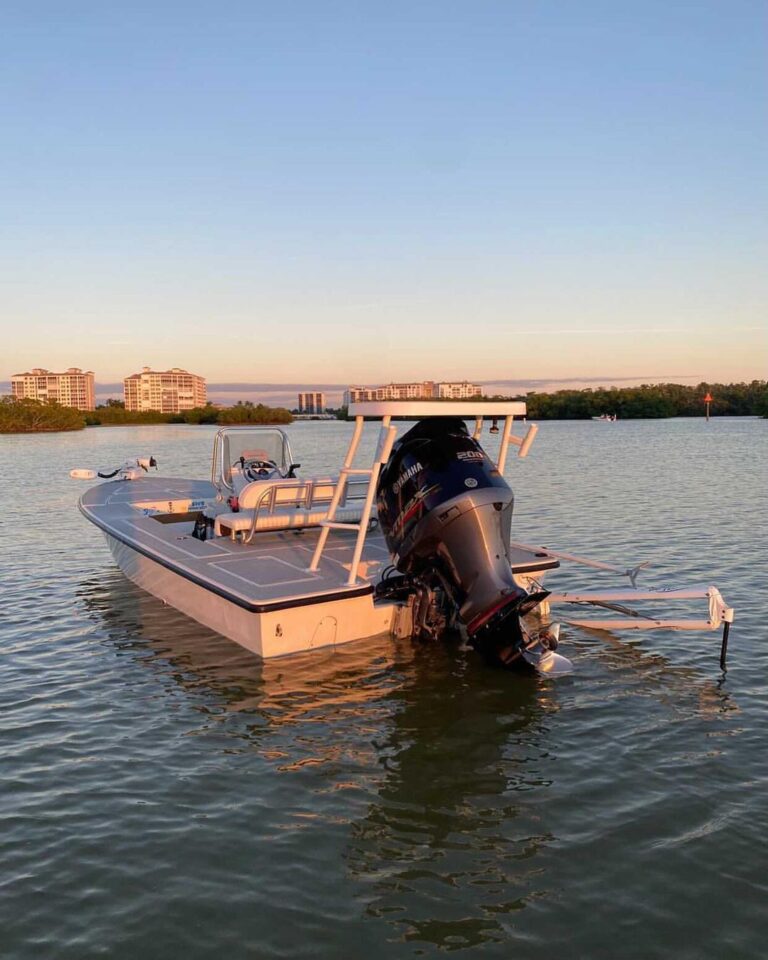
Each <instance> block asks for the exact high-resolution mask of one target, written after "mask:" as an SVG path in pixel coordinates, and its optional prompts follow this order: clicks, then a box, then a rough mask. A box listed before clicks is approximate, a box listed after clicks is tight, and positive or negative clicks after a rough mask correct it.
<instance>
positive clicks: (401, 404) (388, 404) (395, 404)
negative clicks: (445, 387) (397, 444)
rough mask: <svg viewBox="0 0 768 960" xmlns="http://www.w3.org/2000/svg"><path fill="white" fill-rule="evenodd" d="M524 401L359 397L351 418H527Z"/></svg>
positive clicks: (351, 408)
mask: <svg viewBox="0 0 768 960" xmlns="http://www.w3.org/2000/svg"><path fill="white" fill-rule="evenodd" d="M525 414H526V405H525V400H483V399H481V398H475V399H474V400H360V401H359V402H357V403H350V405H349V415H350V416H351V417H412V418H413V419H418V418H419V417H464V418H466V419H473V418H475V417H480V416H483V417H499V418H501V417H524V416H525Z"/></svg>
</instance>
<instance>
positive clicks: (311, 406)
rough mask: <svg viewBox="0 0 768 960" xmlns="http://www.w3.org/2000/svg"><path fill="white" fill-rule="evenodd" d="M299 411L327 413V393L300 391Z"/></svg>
mask: <svg viewBox="0 0 768 960" xmlns="http://www.w3.org/2000/svg"><path fill="white" fill-rule="evenodd" d="M299 413H325V394H324V393H319V392H318V391H314V392H311V393H300V394H299Z"/></svg>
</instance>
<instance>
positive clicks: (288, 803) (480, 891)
mask: <svg viewBox="0 0 768 960" xmlns="http://www.w3.org/2000/svg"><path fill="white" fill-rule="evenodd" d="M80 597H81V600H82V602H83V604H84V606H85V607H86V610H87V612H88V614H89V615H90V616H91V618H92V619H93V620H94V621H95V622H96V624H97V626H98V628H99V629H100V630H104V631H105V632H106V636H107V639H108V642H109V643H110V644H112V645H114V648H115V649H116V650H118V651H119V652H120V653H121V654H122V653H132V654H133V656H132V657H130V662H129V663H128V664H126V668H128V669H127V671H126V672H127V674H135V673H136V665H137V664H139V665H140V669H139V670H138V672H139V674H140V675H141V676H140V678H139V680H137V679H136V678H135V676H133V677H131V679H127V680H126V683H127V685H128V684H131V683H139V682H140V683H143V685H144V686H145V687H146V686H147V670H150V671H157V673H158V675H159V676H160V677H161V678H162V680H163V684H162V686H163V690H164V699H166V700H167V701H168V702H167V703H165V702H163V703H161V705H160V708H161V709H163V710H167V711H169V712H170V711H171V709H172V708H178V709H176V711H175V715H176V719H175V723H176V725H177V727H178V731H177V732H178V734H180V735H181V736H184V737H186V736H188V735H190V734H192V735H196V736H198V737H199V739H198V740H197V741H196V742H195V748H194V750H193V751H192V754H191V755H192V756H193V757H195V758H197V757H199V761H198V759H195V760H194V762H195V763H198V762H199V765H200V768H201V769H202V770H205V769H207V768H208V767H209V766H210V765H211V761H212V759H214V760H215V761H216V762H215V764H214V766H215V768H216V774H215V776H216V778H218V780H219V781H220V784H219V789H218V790H217V791H216V792H215V794H213V795H212V797H213V799H212V800H211V804H213V802H214V800H215V802H217V803H220V802H221V796H222V794H227V793H228V792H229V793H230V794H231V803H232V804H234V805H235V806H237V807H239V808H241V809H242V808H245V812H246V820H247V821H248V830H247V833H243V834H242V835H241V838H240V839H241V841H242V845H243V850H244V851H245V852H244V854H243V858H244V860H245V861H246V863H245V868H246V870H247V861H248V857H249V856H251V857H252V856H253V855H254V851H259V850H260V849H262V850H263V849H264V848H265V847H267V848H268V849H269V850H270V853H269V856H270V858H271V859H270V862H271V863H272V864H273V865H274V867H275V869H281V868H282V869H284V870H286V871H287V872H288V873H289V875H290V876H291V877H292V878H294V881H293V882H295V884H296V896H297V898H298V899H301V898H303V900H302V903H303V904H304V906H303V907H302V909H303V910H304V911H305V914H300V915H299V916H300V917H303V919H301V920H297V923H301V922H304V923H305V924H306V925H309V926H311V925H312V924H314V923H320V918H321V915H323V914H324V912H327V911H328V909H329V908H330V909H334V908H338V905H339V902H342V901H343V903H344V909H345V915H346V917H347V922H350V923H352V922H354V923H358V924H359V923H361V922H365V923H367V924H369V925H370V924H373V925H374V926H375V925H376V924H382V925H383V926H382V929H381V930H380V931H379V934H378V936H379V937H380V938H383V939H385V940H387V941H390V942H391V940H395V941H403V940H405V941H412V942H413V947H414V949H418V944H419V943H423V944H425V945H426V944H431V945H434V946H436V947H439V948H443V949H455V948H461V947H470V948H471V947H480V946H481V945H488V946H491V945H493V944H497V945H498V944H503V943H507V944H508V943H509V941H510V940H518V939H519V938H520V937H525V936H526V932H527V930H528V929H529V928H530V927H531V923H533V924H534V925H535V923H536V917H535V914H536V913H537V911H532V912H531V911H526V910H524V908H526V907H528V906H530V905H532V904H534V903H539V904H541V903H542V902H544V901H546V900H550V899H552V902H553V904H554V903H555V901H556V902H557V903H558V904H559V906H558V907H557V912H558V915H560V914H562V923H563V930H557V929H556V925H555V926H553V927H551V928H549V929H550V932H551V935H552V938H553V940H552V942H553V945H554V944H555V943H556V942H557V939H558V936H559V935H562V937H563V938H567V932H568V931H567V925H568V923H572V922H576V919H577V918H576V917H574V916H572V915H570V916H569V913H568V908H567V904H565V903H563V902H562V896H561V895H562V889H563V885H564V883H565V882H566V880H565V878H564V872H565V871H566V870H571V869H575V866H574V867H565V866H564V863H563V857H562V846H563V844H564V843H566V844H567V838H566V839H564V838H563V837H562V836H558V834H559V832H560V831H561V829H562V828H563V826H564V825H568V824H569V823H570V824H571V826H572V824H573V821H572V817H573V816H574V815H577V814H578V815H579V816H582V815H586V816H589V814H588V812H587V813H586V814H585V813H584V808H585V806H588V804H586V803H585V799H584V796H583V794H582V795H581V797H580V799H579V793H578V791H579V790H580V789H587V788H586V786H582V784H583V783H584V777H585V776H587V779H590V778H591V782H593V783H594V782H595V778H597V781H599V783H600V784H603V783H604V788H605V789H608V788H609V783H610V777H611V776H612V774H613V773H614V769H613V768H612V766H611V763H610V750H611V749H612V747H611V737H612V736H613V735H614V734H615V730H614V729H613V728H615V718H616V716H617V715H620V711H621V703H622V698H625V697H626V696H627V693H628V691H630V690H631V691H632V692H633V693H636V694H637V695H639V696H641V697H648V698H650V699H651V700H652V701H653V707H654V708H655V710H656V711H658V712H661V713H662V714H664V715H665V716H666V714H667V713H674V720H675V721H677V720H678V719H680V718H692V717H702V716H706V717H711V716H712V715H713V714H715V715H716V714H720V713H726V712H728V711H732V710H733V709H735V708H734V706H733V704H732V703H731V702H730V701H729V699H728V696H727V694H725V693H724V692H723V691H721V690H719V689H718V688H717V687H716V685H715V684H712V683H705V684H702V683H701V682H700V674H699V675H698V676H697V673H696V671H695V669H691V668H675V667H670V664H669V662H668V661H667V660H665V659H664V658H663V657H661V656H659V654H658V653H654V654H651V655H649V654H646V653H645V652H644V651H643V650H642V649H641V648H640V647H637V646H631V645H628V644H624V643H621V642H620V641H618V640H614V639H612V638H611V637H609V636H607V635H606V634H605V633H602V634H601V635H600V639H598V638H597V636H593V637H590V635H589V634H588V633H586V632H585V631H580V632H579V633H578V636H575V637H574V638H572V639H574V640H576V642H578V643H579V645H580V648H581V651H580V652H581V659H582V660H583V662H584V669H583V670H582V673H581V675H580V678H579V680H567V681H565V683H564V682H563V681H560V682H558V683H556V682H552V681H542V680H540V679H536V678H521V677H519V676H518V677H515V676H513V675H511V674H509V673H507V672H504V671H489V670H487V669H486V668H485V667H484V665H483V664H482V662H480V661H479V660H478V658H475V657H472V656H462V655H461V653H460V652H459V651H456V650H455V649H450V647H449V646H447V645H446V644H445V643H441V644H435V645H418V646H417V645H415V644H414V643H413V642H411V641H403V642H397V641H395V640H393V639H392V638H390V637H389V636H383V637H379V638H373V639H371V640H369V641H359V642H358V643H354V644H348V645H344V646H343V647H340V648H339V649H338V650H337V651H335V652H334V651H328V650H321V651H317V652H315V653H311V654H299V655H296V656H292V657H291V658H289V659H277V660H270V661H259V660H257V659H256V658H254V657H253V656H252V655H250V654H249V653H247V652H246V651H244V650H242V649H241V648H239V647H238V646H236V645H234V644H232V643H230V642H228V641H227V640H225V639H223V638H221V637H219V636H217V635H216V634H214V633H212V632H210V631H208V630H206V629H205V628H203V627H201V626H199V625H198V624H196V623H194V622H193V621H190V620H188V619H187V618H186V617H184V616H183V615H182V614H180V613H178V612H177V611H175V610H174V609H172V608H170V607H165V606H163V605H162V604H161V603H160V602H159V601H157V600H156V599H154V598H152V597H150V596H149V595H147V594H145V593H143V592H142V591H141V590H139V589H138V588H137V587H135V586H133V585H132V584H131V583H130V582H129V581H127V580H125V579H124V578H123V577H122V576H121V575H120V574H119V573H118V572H117V571H114V573H110V574H108V575H100V576H99V577H98V578H92V579H89V580H87V581H85V582H84V583H83V584H82V588H81V591H80ZM606 639H607V640H608V644H606V642H605V641H606ZM590 661H595V662H594V665H593V666H592V667H591V666H590ZM165 678H169V679H171V680H172V681H173V683H172V684H170V685H168V684H166V683H165ZM150 681H151V675H150ZM150 687H151V689H152V693H151V694H150V695H151V696H152V697H153V698H156V697H157V684H152V683H151V682H150ZM180 691H181V692H182V693H183V696H182V697H181V703H180V704H179V696H178V695H179V692H180ZM131 695H132V692H131V691H130V690H127V691H126V696H127V697H128V696H131ZM143 696H144V698H146V697H147V693H146V690H145V691H144V693H143ZM612 698H616V699H615V701H613V702H611V701H612ZM595 705H598V706H599V707H600V709H599V710H598V711H594V706H595ZM580 711H581V713H582V716H581V717H580ZM590 711H592V713H591V716H590V720H589V723H590V724H591V726H589V728H588V729H587V728H585V727H584V722H585V721H584V719H583V714H584V713H589V712H590ZM612 731H613V732H612ZM593 733H594V734H595V737H594V740H589V741H588V742H587V739H586V738H587V736H588V735H591V734H593ZM187 742H188V741H187ZM601 750H603V751H605V752H604V753H602V754H601V753H600V751H601ZM212 753H213V754H215V757H213V758H212V756H211V754H212ZM590 758H591V759H590ZM585 764H586V766H585ZM590 764H592V765H593V767H594V769H592V768H591V767H590V766H589V765H590ZM243 769H246V770H247V771H248V778H246V779H245V783H246V784H247V785H248V787H249V791H250V792H246V793H243V782H244V778H243ZM589 771H591V772H589ZM251 774H255V775H254V776H251ZM590 789H592V788H590ZM574 794H575V795H574ZM200 804H201V805H202V806H203V809H205V810H206V811H207V812H206V817H208V816H209V815H210V819H211V821H212V823H209V829H211V830H214V829H216V828H218V829H226V827H227V823H229V822H230V819H229V818H230V817H231V814H230V812H229V810H227V811H224V812H222V811H221V809H220V808H218V807H216V808H214V807H213V806H211V808H210V810H209V808H208V807H206V806H205V801H204V800H202V799H201V800H200ZM251 807H252V808H253V809H252V810H251ZM251 813H252V814H253V816H251ZM217 818H218V819H217ZM214 825H217V827H216V826H214ZM232 829H237V827H236V826H234V825H233V826H232ZM289 838H292V839H289ZM281 858H283V859H284V860H285V861H286V862H285V863H283V864H281V863H280V860H281ZM202 866H204V864H201V867H202ZM242 869H243V865H240V870H241V875H242ZM579 869H581V868H579ZM257 873H258V872H257V871H254V873H253V886H252V887H251V888H250V889H247V890H241V891H239V894H240V896H248V897H250V898H251V900H252V903H253V909H254V910H257V909H259V903H260V898H262V896H263V893H264V891H263V887H262V886H259V884H260V883H261V884H263V882H264V881H263V879H262V878H261V877H259V876H257ZM328 878H332V879H331V880H329V879H328ZM326 887H328V888H329V889H325V888H326ZM305 888H306V889H305ZM321 888H322V889H321ZM229 893H230V891H228V890H227V889H222V890H221V896H222V897H227V896H228V895H229ZM329 905H330V907H329ZM307 917H308V919H307ZM549 922H551V920H550V921H549ZM366 929H367V928H366ZM369 932H370V931H369ZM562 942H563V943H565V942H566V939H563V941H562Z"/></svg>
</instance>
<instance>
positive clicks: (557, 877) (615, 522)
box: [0, 419, 768, 960]
mask: <svg viewBox="0 0 768 960" xmlns="http://www.w3.org/2000/svg"><path fill="white" fill-rule="evenodd" d="M349 432H350V425H348V424H340V423H303V424H295V425H293V426H292V427H291V428H290V433H291V437H292V441H293V444H294V452H295V453H296V454H297V458H298V459H299V460H300V461H301V462H302V463H304V465H305V470H306V469H307V467H309V468H310V469H312V470H314V469H317V471H318V472H325V471H327V470H328V469H332V468H333V467H334V466H337V465H338V463H339V461H340V459H341V454H342V452H343V449H344V446H345V443H346V440H347V438H348V436H349ZM212 433H213V431H212V430H211V429H208V428H205V427H199V428H196V427H183V426H180V427H151V428H148V427H135V428H112V429H106V428H103V429H92V430H88V431H86V432H84V433H78V434H60V435H48V436H44V435H43V436H32V437H7V436H6V437H0V451H1V452H2V457H1V458H0V489H1V490H2V504H3V513H2V526H0V532H1V533H2V543H3V547H4V549H3V551H2V553H0V584H1V585H2V593H1V597H2V606H0V625H1V630H2V633H1V636H2V659H1V660H0V718H1V719H0V769H2V792H0V863H1V864H2V870H1V871H0V942H1V943H2V956H3V958H4V960H21V958H24V960H27V958H46V960H47V958H77V960H81V958H89V957H109V958H121V960H122V958H126V960H133V958H136V957H150V958H163V960H165V958H177V957H184V958H185V960H195V958H210V957H212V956H214V955H216V956H224V955H225V956H228V957H233V958H240V957H254V958H273V957H290V958H306V957H323V958H326V957H353V956H359V955H361V954H364V955H365V956H366V957H367V958H369V960H374V958H391V957H430V956H432V957H434V956H437V955H441V954H443V953H445V952H449V951H455V953H456V955H457V956H459V957H463V956H466V957H474V956H482V957H498V958H502V957H504V958H506V957H509V956H519V957H525V958H539V957H541V958H544V957H547V958H549V957H552V956H568V957H584V958H590V960H593V958H603V957H604V958H614V957H622V958H638V960H640V958H642V960H648V958H653V957H668V956H671V955H673V954H674V956H675V957H676V960H683V958H691V960H694V958H696V960H701V958H707V957H712V958H718V960H723V958H730V957H733V958H748V957H755V958H757V957H763V956H765V952H766V948H765V938H766V936H767V935H768V919H767V918H766V911H765V904H766V897H767V896H768V880H766V873H765V853H764V850H765V845H764V838H765V835H766V830H767V829H768V760H767V757H768V751H766V737H765V734H766V718H767V717H768V698H767V694H768V684H767V683H766V678H767V676H768V673H767V671H768V653H767V652H766V643H765V641H766V633H767V632H768V631H767V630H766V625H765V618H766V613H767V612H768V604H767V603H766V600H767V599H768V598H767V592H768V591H767V588H766V562H765V543H766V520H765V517H766V514H767V513H768V510H766V502H765V499H766V498H765V479H766V475H767V471H766V462H767V460H768V457H767V456H766V453H767V450H768V442H767V439H766V438H767V437H768V422H766V421H760V420H752V419H734V420H719V419H718V420H713V421H712V422H711V423H710V424H709V425H708V426H707V425H705V424H704V423H703V422H701V421H692V420H670V421H660V422H639V421H638V422H625V423H621V422H620V423H617V424H613V425H606V424H594V423H591V422H590V423H545V424H543V425H542V426H541V430H540V433H539V437H538V439H537V441H536V443H535V444H534V447H533V450H532V453H531V456H530V458H529V459H528V460H525V461H519V460H514V459H513V461H512V462H511V463H510V465H509V470H508V474H509V477H510V479H511V481H512V483H513V485H514V487H515V490H516V493H517V507H516V521H515V534H516V536H517V538H519V539H520V540H523V541H526V540H527V541H535V542H543V543H547V544H548V545H550V546H553V547H554V546H560V547H561V548H563V549H571V550H576V551H581V552H583V553H586V554H587V555H593V556H598V557H602V558H604V559H607V560H616V561H620V562H623V561H626V562H627V564H629V562H630V561H631V562H638V561H640V560H644V559H651V558H652V559H653V560H654V567H653V569H652V571H649V572H648V574H647V575H645V574H644V575H643V576H644V582H645V583H648V584H653V583H665V582H669V581H670V579H671V576H672V575H673V574H675V572H677V573H676V577H677V580H678V581H683V582H687V583H699V582H705V583H708V582H716V583H717V584H718V585H720V586H721V587H722V589H723V592H724V594H725V596H726V599H727V600H728V601H729V602H731V603H732V604H733V605H734V606H735V607H736V608H737V621H736V624H735V626H734V629H733V631H732V641H731V653H730V661H729V670H728V673H727V676H725V677H723V676H722V675H721V674H720V671H719V670H718V666H717V651H718V646H719V637H718V635H717V634H663V633H651V634H645V635H635V636H632V635H630V634H624V635H623V637H621V638H620V637H619V636H611V635H605V634H598V633H596V632H594V631H586V630H577V629H573V628H571V629H566V630H564V632H563V635H564V640H565V642H564V644H563V649H562V652H564V653H565V654H566V655H567V656H569V657H571V658H572V659H573V660H574V661H575V663H576V666H577V672H576V674H575V675H574V676H573V677H570V678H566V679H562V680H558V681H540V680H539V681H537V680H523V679H520V678H518V677H514V676H511V675H508V674H505V673H503V672H498V671H492V670H489V669H487V668H485V667H484V666H483V665H482V664H480V663H478V662H477V660H476V659H475V658H474V657H473V656H471V655H468V654H461V653H459V652H457V651H456V650H454V649H443V648H419V647H414V646H413V645H412V644H411V643H410V642H399V643H398V642H394V641H391V640H388V639H384V640H382V639H377V640H376V641H373V642H371V641H362V642H360V643H357V644H352V645H349V646H347V647H342V648H340V649H339V650H338V651H337V652H336V653H328V652H323V653H320V654H317V653H315V654H313V655H306V656H304V655H302V656H299V657H296V658H291V659H287V660H281V661H272V662H271V663H267V664H260V663H258V662H257V661H255V660H254V659H252V658H251V657H250V656H249V655H247V654H246V653H245V652H242V651H240V649H239V648H238V647H236V646H235V645H234V644H231V643H229V642H227V641H225V640H223V639H221V638H219V637H217V636H216V635H215V634H213V633H210V632H209V631H207V630H205V629H204V628H202V627H199V626H198V625H196V624H195V623H194V622H192V621H189V620H187V619H185V618H184V617H183V616H181V615H180V614H178V613H176V612H175V611H174V610H173V609H170V608H166V607H163V606H162V604H160V603H159V602H158V601H156V600H154V599H153V598H151V597H149V596H147V595H145V594H143V593H142V592H141V591H139V590H138V589H136V588H135V587H133V586H132V585H131V584H130V583H129V582H128V581H126V580H125V579H124V578H123V577H122V575H121V574H120V573H119V572H118V571H117V570H116V569H115V568H114V567H113V565H112V562H111V558H110V555H109V553H108V551H107V549H106V547H105V545H104V543H103V540H102V539H101V536H100V534H99V533H98V532H97V531H96V530H95V529H94V528H92V527H90V526H89V525H88V524H87V523H86V522H85V521H84V520H83V518H82V517H81V516H80V515H79V513H78V512H77V509H76V506H75V502H76V498H77V496H78V494H79V493H80V492H81V490H82V489H83V487H82V486H78V485H77V484H76V483H75V482H74V481H70V480H69V479H68V478H67V473H68V471H69V469H70V468H71V467H75V466H102V467H108V466H114V465H117V464H118V463H119V462H121V461H122V460H123V459H124V458H125V457H126V456H135V455H146V454H150V453H151V454H154V455H155V456H157V457H158V459H159V461H160V465H161V469H162V471H163V472H164V473H166V474H167V475H172V474H174V473H175V474H177V475H185V474H187V475H196V476H201V477H204V476H205V475H206V472H207V469H208V468H207V458H208V456H209V450H210V442H211V439H212ZM367 443H368V449H371V446H372V436H370V435H369V437H368V440H367ZM598 576H599V575H598ZM590 579H591V574H590V575H588V576H587V577H586V578H584V577H582V579H581V580H580V581H579V582H589V580H590Z"/></svg>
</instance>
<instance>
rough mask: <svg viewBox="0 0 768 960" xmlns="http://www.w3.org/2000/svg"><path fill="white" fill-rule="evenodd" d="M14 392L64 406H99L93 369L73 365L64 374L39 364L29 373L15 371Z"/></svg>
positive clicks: (81, 408)
mask: <svg viewBox="0 0 768 960" xmlns="http://www.w3.org/2000/svg"><path fill="white" fill-rule="evenodd" d="M11 393H12V395H13V396H14V397H15V398H16V399H17V400H23V399H25V398H26V399H30V400H46V401H47V400H55V401H56V402H57V403H60V404H61V405H62V406H63V407H76V408H77V409H78V410H93V409H94V407H95V406H96V394H95V391H94V383H93V371H92V370H86V371H85V372H83V371H82V370H81V369H80V368H79V367H70V368H69V369H68V370H65V371H64V373H52V372H51V371H50V370H43V369H42V368H41V367H35V368H34V369H33V370H30V371H29V372H28V373H14V374H13V376H12V377H11Z"/></svg>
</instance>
